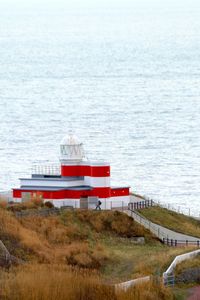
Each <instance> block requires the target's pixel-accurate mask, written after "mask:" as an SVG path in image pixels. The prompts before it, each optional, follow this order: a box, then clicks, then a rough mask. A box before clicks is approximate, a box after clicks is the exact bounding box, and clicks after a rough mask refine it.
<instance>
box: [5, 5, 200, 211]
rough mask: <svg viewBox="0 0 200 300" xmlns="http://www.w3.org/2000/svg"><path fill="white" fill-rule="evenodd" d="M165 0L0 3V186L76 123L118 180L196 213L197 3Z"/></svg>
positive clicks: (199, 194) (199, 205)
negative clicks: (165, 3)
mask: <svg viewBox="0 0 200 300" xmlns="http://www.w3.org/2000/svg"><path fill="white" fill-rule="evenodd" d="M162 2H163V1H150V0H149V1H146V3H145V1H139V0H138V1H132V4H130V3H128V2H124V1H122V0H121V2H117V4H115V3H114V2H112V3H111V2H110V5H109V3H108V4H106V2H105V3H102V4H101V3H100V2H99V3H97V5H96V6H95V5H94V4H91V3H90V4H88V5H86V4H85V5H82V6H80V5H78V3H76V4H77V5H74V6H73V7H72V6H71V5H70V4H69V3H68V4H67V3H66V4H65V5H64V4H61V3H58V4H57V5H56V4H55V3H52V5H46V6H45V5H41V4H38V5H36V4H35V5H32V7H31V6H30V7H25V6H23V5H22V4H21V3H20V4H19V5H16V6H15V7H13V6H12V5H10V6H9V5H7V6H6V5H3V4H2V3H0V7H1V9H0V190H7V189H10V188H11V187H13V186H17V185H18V177H20V176H22V175H24V173H27V172H29V169H30V166H31V164H32V163H40V162H42V163H43V162H48V161H51V162H52V161H55V162H56V161H58V155H59V142H60V140H61V139H62V137H63V135H65V133H67V132H68V131H69V130H71V129H72V130H73V131H74V132H75V133H76V134H77V135H78V136H79V137H80V139H81V140H82V141H83V143H84V145H85V150H86V153H87V156H88V157H89V158H90V159H105V160H106V161H110V163H111V165H112V177H113V184H114V185H116V184H128V185H130V186H131V187H132V190H133V191H135V192H138V193H140V194H145V195H148V196H150V197H153V198H155V199H158V200H161V201H163V202H166V203H167V202H169V203H173V204H176V205H180V206H181V207H189V206H190V207H191V208H192V209H198V210H199V211H200V186H199V183H200V138H199V131H200V5H199V4H197V3H198V2H195V1H185V2H183V1H173V2H167V5H166V6H164V5H163V4H162V5H161V3H162ZM40 5H41V6H40Z"/></svg>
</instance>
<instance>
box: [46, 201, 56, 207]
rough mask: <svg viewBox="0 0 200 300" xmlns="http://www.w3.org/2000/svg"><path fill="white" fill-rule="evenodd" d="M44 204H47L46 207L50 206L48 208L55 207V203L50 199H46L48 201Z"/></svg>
mask: <svg viewBox="0 0 200 300" xmlns="http://www.w3.org/2000/svg"><path fill="white" fill-rule="evenodd" d="M44 206H46V207H48V208H53V207H54V205H53V203H52V202H50V201H46V202H45V203H44Z"/></svg>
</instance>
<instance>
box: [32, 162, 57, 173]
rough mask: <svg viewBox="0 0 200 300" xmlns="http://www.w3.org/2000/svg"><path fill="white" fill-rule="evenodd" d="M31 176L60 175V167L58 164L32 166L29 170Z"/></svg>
mask: <svg viewBox="0 0 200 300" xmlns="http://www.w3.org/2000/svg"><path fill="white" fill-rule="evenodd" d="M31 172H32V174H39V175H55V176H56V175H60V174H61V170H60V165H59V164H41V165H32V168H31Z"/></svg>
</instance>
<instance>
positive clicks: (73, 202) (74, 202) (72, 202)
mask: <svg viewBox="0 0 200 300" xmlns="http://www.w3.org/2000/svg"><path fill="white" fill-rule="evenodd" d="M46 201H50V202H52V203H53V205H54V206H55V207H58V208H60V207H62V206H73V207H74V208H80V200H79V199H58V200H49V199H46V200H45V202H46Z"/></svg>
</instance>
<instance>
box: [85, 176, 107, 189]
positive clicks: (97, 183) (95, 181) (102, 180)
mask: <svg viewBox="0 0 200 300" xmlns="http://www.w3.org/2000/svg"><path fill="white" fill-rule="evenodd" d="M84 179H85V180H84V183H85V185H89V186H92V187H110V177H91V176H85V177H84Z"/></svg>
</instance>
